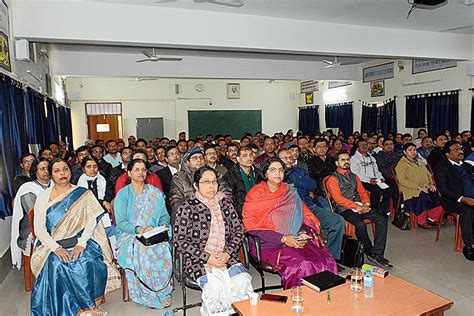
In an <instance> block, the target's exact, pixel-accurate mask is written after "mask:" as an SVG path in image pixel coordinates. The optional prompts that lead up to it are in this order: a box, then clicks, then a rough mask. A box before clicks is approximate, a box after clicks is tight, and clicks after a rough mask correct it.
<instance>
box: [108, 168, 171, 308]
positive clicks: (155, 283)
mask: <svg viewBox="0 0 474 316" xmlns="http://www.w3.org/2000/svg"><path fill="white" fill-rule="evenodd" d="M127 173H128V176H129V177H130V179H131V183H130V184H128V185H127V186H126V187H124V188H123V189H122V190H120V192H119V193H118V194H117V197H116V198H115V216H116V221H117V227H116V230H117V234H116V237H117V261H118V263H119V265H120V266H121V267H122V268H123V269H124V270H125V273H126V277H127V283H128V292H129V295H130V298H131V300H132V301H133V302H135V303H138V304H141V305H144V306H148V307H152V308H159V309H162V308H166V307H168V306H170V305H171V293H172V291H173V284H172V277H173V276H172V273H173V269H172V264H173V260H172V258H171V249H170V244H169V242H167V241H163V242H160V243H156V244H153V245H149V246H145V245H144V244H142V243H141V242H140V241H139V240H138V239H136V238H135V236H136V235H137V234H144V233H146V232H148V231H150V230H153V229H154V228H156V227H158V226H162V225H169V224H170V217H169V215H168V212H167V211H166V208H165V199H164V196H163V193H162V192H161V191H160V190H158V189H157V188H155V187H153V186H152V185H149V184H146V182H145V179H146V177H147V168H146V163H145V161H144V160H142V159H133V160H132V161H130V163H129V164H128V166H127ZM167 232H168V235H169V237H170V239H171V227H168V230H167Z"/></svg>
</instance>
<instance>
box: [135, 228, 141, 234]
mask: <svg viewBox="0 0 474 316" xmlns="http://www.w3.org/2000/svg"><path fill="white" fill-rule="evenodd" d="M140 228H141V227H140V226H135V234H140Z"/></svg>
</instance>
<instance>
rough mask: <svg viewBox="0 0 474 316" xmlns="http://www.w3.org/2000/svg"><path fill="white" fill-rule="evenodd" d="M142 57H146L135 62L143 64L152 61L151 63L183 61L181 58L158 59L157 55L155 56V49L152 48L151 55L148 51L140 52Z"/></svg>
mask: <svg viewBox="0 0 474 316" xmlns="http://www.w3.org/2000/svg"><path fill="white" fill-rule="evenodd" d="M142 53H143V55H145V56H146V58H145V59H139V60H137V63H142V62H145V61H152V62H156V61H181V60H183V58H181V57H160V56H158V55H156V54H155V49H154V48H152V51H151V53H150V52H149V51H146V50H144V51H142Z"/></svg>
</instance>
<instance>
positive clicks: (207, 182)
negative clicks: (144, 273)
mask: <svg viewBox="0 0 474 316" xmlns="http://www.w3.org/2000/svg"><path fill="white" fill-rule="evenodd" d="M199 183H201V184H204V185H207V186H209V185H211V184H212V185H217V180H204V181H199Z"/></svg>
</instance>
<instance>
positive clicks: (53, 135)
mask: <svg viewBox="0 0 474 316" xmlns="http://www.w3.org/2000/svg"><path fill="white" fill-rule="evenodd" d="M46 111H47V117H46V121H45V138H46V139H45V140H46V142H47V143H51V142H57V141H59V126H58V118H57V117H56V116H57V111H56V102H54V100H52V99H50V98H46Z"/></svg>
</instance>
